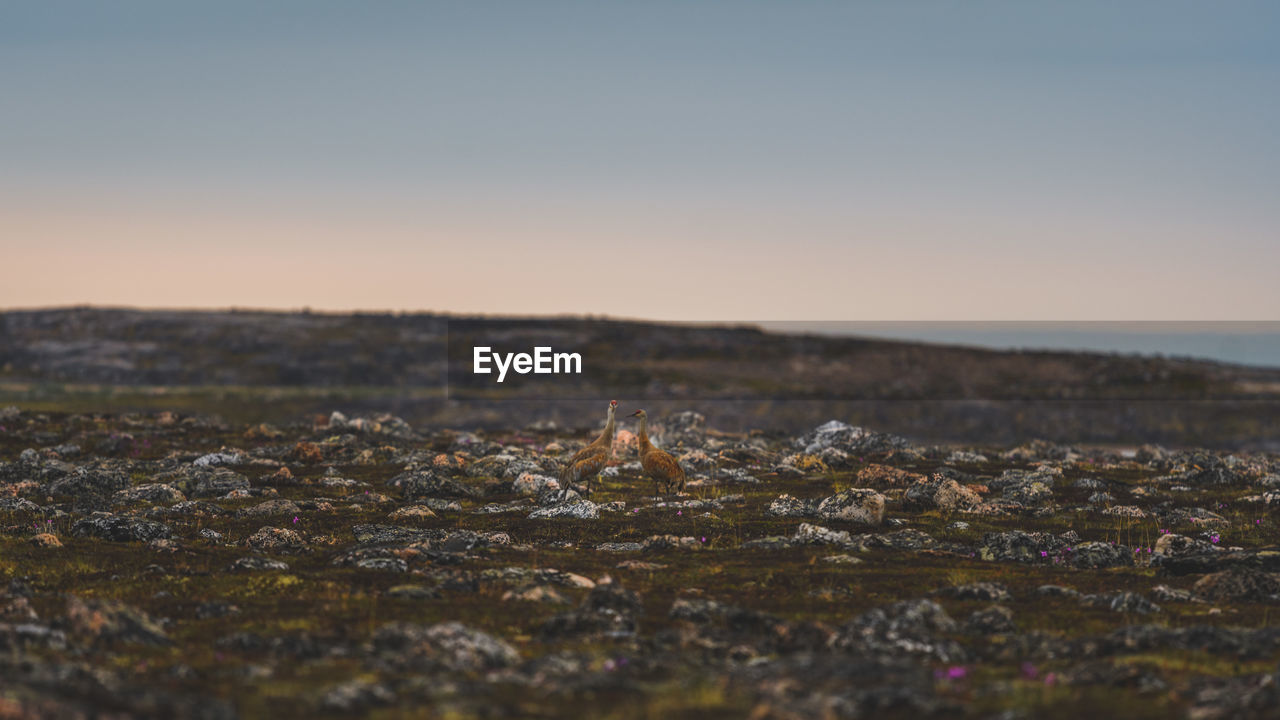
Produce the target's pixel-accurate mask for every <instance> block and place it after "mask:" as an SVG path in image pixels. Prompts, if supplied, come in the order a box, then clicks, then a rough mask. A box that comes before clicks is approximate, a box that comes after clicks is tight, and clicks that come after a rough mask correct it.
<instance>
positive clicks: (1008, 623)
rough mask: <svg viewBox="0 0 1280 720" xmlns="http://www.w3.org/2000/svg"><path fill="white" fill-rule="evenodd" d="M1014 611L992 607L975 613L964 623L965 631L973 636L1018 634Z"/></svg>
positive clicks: (1003, 607)
mask: <svg viewBox="0 0 1280 720" xmlns="http://www.w3.org/2000/svg"><path fill="white" fill-rule="evenodd" d="M1017 629H1018V626H1017V625H1016V624H1015V623H1014V622H1013V611H1012V610H1010V609H1009V608H1007V607H1005V606H1003V605H991V606H989V607H986V608H983V609H982V610H976V611H974V612H973V613H972V614H971V615H969V617H968V618H967V619H966V620H965V621H964V631H965V632H967V633H969V634H971V635H1000V634H1005V633H1011V632H1016V631H1017Z"/></svg>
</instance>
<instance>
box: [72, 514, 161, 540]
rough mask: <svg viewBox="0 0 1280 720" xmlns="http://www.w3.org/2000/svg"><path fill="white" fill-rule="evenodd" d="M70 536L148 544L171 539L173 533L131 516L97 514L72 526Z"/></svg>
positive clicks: (157, 524)
mask: <svg viewBox="0 0 1280 720" xmlns="http://www.w3.org/2000/svg"><path fill="white" fill-rule="evenodd" d="M71 534H72V535H73V536H75V537H91V538H97V539H99V540H108V541H110V542H148V541H151V540H155V539H156V538H170V537H173V531H172V530H170V529H169V526H168V525H165V524H164V523H158V522H153V521H151V520H143V519H142V518H138V517H133V516H131V515H104V514H97V513H95V514H94V515H92V516H90V517H87V518H84V519H83V520H80V521H78V522H76V524H74V525H72V526H71Z"/></svg>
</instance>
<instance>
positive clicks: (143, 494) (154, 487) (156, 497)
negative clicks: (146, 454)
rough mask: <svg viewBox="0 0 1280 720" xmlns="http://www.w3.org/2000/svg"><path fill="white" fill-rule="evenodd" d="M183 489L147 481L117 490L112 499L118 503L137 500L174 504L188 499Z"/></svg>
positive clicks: (155, 503)
mask: <svg viewBox="0 0 1280 720" xmlns="http://www.w3.org/2000/svg"><path fill="white" fill-rule="evenodd" d="M186 499H187V496H186V495H183V494H182V491H181V490H178V489H177V488H175V487H173V486H172V485H166V484H164V483H147V484H145V485H135V486H133V487H130V488H125V489H123V490H120V491H118V492H116V494H115V495H113V496H112V497H111V501H112V502H113V503H116V504H118V505H124V504H128V503H135V502H147V503H152V504H153V505H172V504H174V503H179V502H182V501H183V500H186Z"/></svg>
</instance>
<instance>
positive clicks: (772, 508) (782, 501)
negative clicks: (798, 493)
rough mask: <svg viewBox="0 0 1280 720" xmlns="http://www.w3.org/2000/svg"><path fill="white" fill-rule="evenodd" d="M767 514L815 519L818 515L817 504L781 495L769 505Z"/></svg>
mask: <svg viewBox="0 0 1280 720" xmlns="http://www.w3.org/2000/svg"><path fill="white" fill-rule="evenodd" d="M765 512H766V513H767V514H769V515H773V516H775V517H814V516H816V515H817V514H818V507H817V503H816V502H814V501H812V500H801V499H799V498H795V497H792V496H790V495H779V496H778V497H777V498H776V499H774V500H773V502H771V503H769V507H768V509H766V510H765Z"/></svg>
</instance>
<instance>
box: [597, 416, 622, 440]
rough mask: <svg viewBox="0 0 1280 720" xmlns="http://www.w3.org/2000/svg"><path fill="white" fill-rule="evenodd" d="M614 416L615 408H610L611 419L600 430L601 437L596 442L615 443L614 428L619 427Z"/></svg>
mask: <svg viewBox="0 0 1280 720" xmlns="http://www.w3.org/2000/svg"><path fill="white" fill-rule="evenodd" d="M613 416H614V410H613V408H609V420H608V421H607V422H606V423H605V424H604V430H603V431H601V432H600V438H599V439H598V440H596V442H598V443H600V444H605V443H608V444H610V445H612V444H613V433H614V428H615V427H617V426H616V424H615V423H614V417H613Z"/></svg>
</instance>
